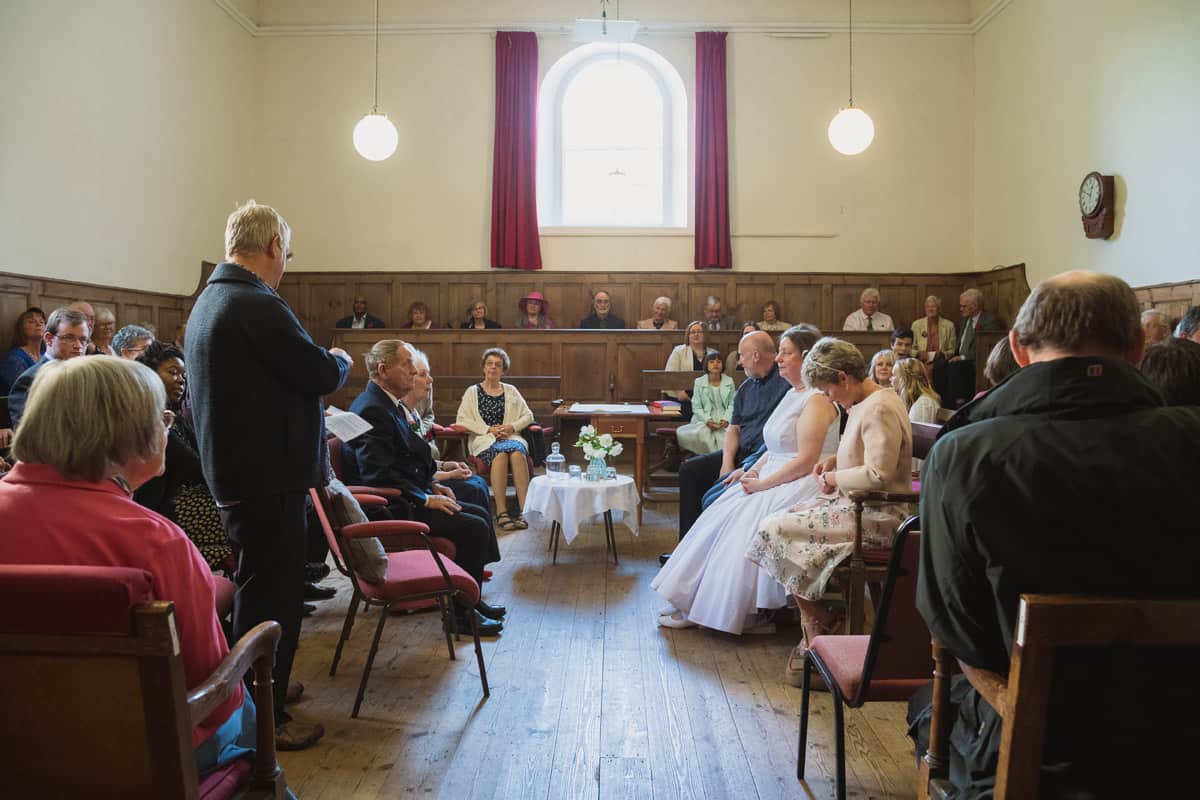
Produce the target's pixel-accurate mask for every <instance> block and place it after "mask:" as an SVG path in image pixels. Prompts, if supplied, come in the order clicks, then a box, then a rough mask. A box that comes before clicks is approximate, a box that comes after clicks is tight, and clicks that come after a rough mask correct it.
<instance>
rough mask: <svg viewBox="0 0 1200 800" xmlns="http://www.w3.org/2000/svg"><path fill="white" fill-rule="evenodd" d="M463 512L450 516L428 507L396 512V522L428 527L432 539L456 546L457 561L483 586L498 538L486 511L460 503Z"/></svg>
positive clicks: (473, 505) (489, 514)
mask: <svg viewBox="0 0 1200 800" xmlns="http://www.w3.org/2000/svg"><path fill="white" fill-rule="evenodd" d="M458 504H459V505H460V506H462V510H461V511H459V512H457V513H455V514H447V513H445V512H444V511H437V510H435V509H432V508H426V507H425V506H416V507H411V506H409V505H408V504H407V503H406V504H405V505H404V508H403V509H399V510H397V511H394V512H393V516H394V517H395V518H396V519H406V518H407V519H411V520H414V521H416V522H424V523H425V524H426V525H428V526H429V533H430V535H431V536H438V537H440V538H442V539H449V540H450V541H452V542H454V549H455V551H456V553H457V554H456V555H455V556H454V561H455V563H456V564H458V565H459V566H460V567H462V568H463V571H464V572H466V573H467V574H468V575H470V576H471V577H472V578H474V579H475V580H476V582H478V583H483V566H484V564H487V563H488V562H489V557H490V555H491V552H490V550H491V543H492V542H493V541H495V538H496V534H495V532H494V531H493V530H492V516H491V513H490V512H489V511H488V510H487V508H485V507H483V506H477V505H475V504H473V503H467V502H464V501H462V500H459V501H458Z"/></svg>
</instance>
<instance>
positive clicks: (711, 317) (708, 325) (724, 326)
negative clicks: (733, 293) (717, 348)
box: [704, 294, 735, 331]
mask: <svg viewBox="0 0 1200 800" xmlns="http://www.w3.org/2000/svg"><path fill="white" fill-rule="evenodd" d="M734 324H735V323H734V316H733V314H729V315H725V314H722V313H721V298H719V297H717V296H716V295H715V294H710V295H709V296H708V297H706V298H704V328H705V330H710V331H727V330H731V329H732V328H733V327H734Z"/></svg>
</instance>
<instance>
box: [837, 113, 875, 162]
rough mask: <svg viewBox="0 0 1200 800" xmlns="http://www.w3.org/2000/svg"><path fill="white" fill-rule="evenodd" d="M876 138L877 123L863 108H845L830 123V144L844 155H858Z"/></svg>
mask: <svg viewBox="0 0 1200 800" xmlns="http://www.w3.org/2000/svg"><path fill="white" fill-rule="evenodd" d="M874 138H875V123H874V122H872V121H871V118H870V117H869V116H867V112H865V111H863V110H862V109H861V108H855V107H854V106H849V107H848V108H843V109H842V110H841V111H839V112H838V113H837V116H836V117H834V118H833V120H832V121H831V122H830V123H829V143H830V144H831V145H833V149H834V150H837V151H838V152H839V153H841V154H843V155H847V156H856V155H858V154H859V153H861V152H862V151H863V150H866V149H867V148H868V147H870V146H871V141H872V140H873V139H874Z"/></svg>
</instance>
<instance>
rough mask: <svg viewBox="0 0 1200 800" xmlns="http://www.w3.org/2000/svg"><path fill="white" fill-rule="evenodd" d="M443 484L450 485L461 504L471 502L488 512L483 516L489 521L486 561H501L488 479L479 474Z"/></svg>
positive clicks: (488, 562) (487, 562)
mask: <svg viewBox="0 0 1200 800" xmlns="http://www.w3.org/2000/svg"><path fill="white" fill-rule="evenodd" d="M442 484H443V485H445V486H449V487H450V489H451V490H452V491H453V492H454V496H455V497H457V498H458V502H459V505H462V504H464V503H470V504H471V505H473V506H478V507H479V508H481V509H483V510H484V511H485V512H487V513H485V514H484V517H483V518H484V519H485V520H487V523H488V549H487V559H486V560H485V561H484V563H485V564H492V563H494V562H496V561H499V560H500V542H499V541H498V540H497V539H496V526H495V525H493V524H492V511H491V508H492V505H491V497H492V493H491V490H490V489H489V488H488V484H487V481H485V480H484V479H483V478H481V477H480V476H478V475H472V476H471V477H469V478H466V479H462V480H458V479H455V480H452V481H442Z"/></svg>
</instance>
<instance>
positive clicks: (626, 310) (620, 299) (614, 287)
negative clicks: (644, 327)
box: [576, 276, 649, 326]
mask: <svg viewBox="0 0 1200 800" xmlns="http://www.w3.org/2000/svg"><path fill="white" fill-rule="evenodd" d="M636 287H637V279H636V278H629V277H624V276H623V277H621V278H609V279H608V280H605V281H597V282H595V283H594V284H592V285H591V286H590V287H589V291H590V293H589V295H588V298H587V302H588V303H591V295H592V294H595V293H596V292H597V291H600V290H601V289H603V290H604V291H606V292H608V294H609V296H610V297H611V298H612V313H613V314H616V315H617V316H618V317H620V318H621V319H623V320H625V324H626V325H629V326H633V325H636V324H637V321H638V320H639V319H645V318H646V317H647V316H649V312H648V311H647V312H646V313H644V314H643V315H642V316H636V314H637V311H638V306H637V303H636V302H635V301H634V298H636V297H637V294H638V293H637V288H636ZM647 308H649V306H647ZM590 313H591V308H590V306H589V308H588V309H586V310H585V311H584V313H583V314H581V315H580V318H581V319H582V318H583V317H584V316H586V315H587V314H590ZM576 323H578V320H576Z"/></svg>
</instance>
